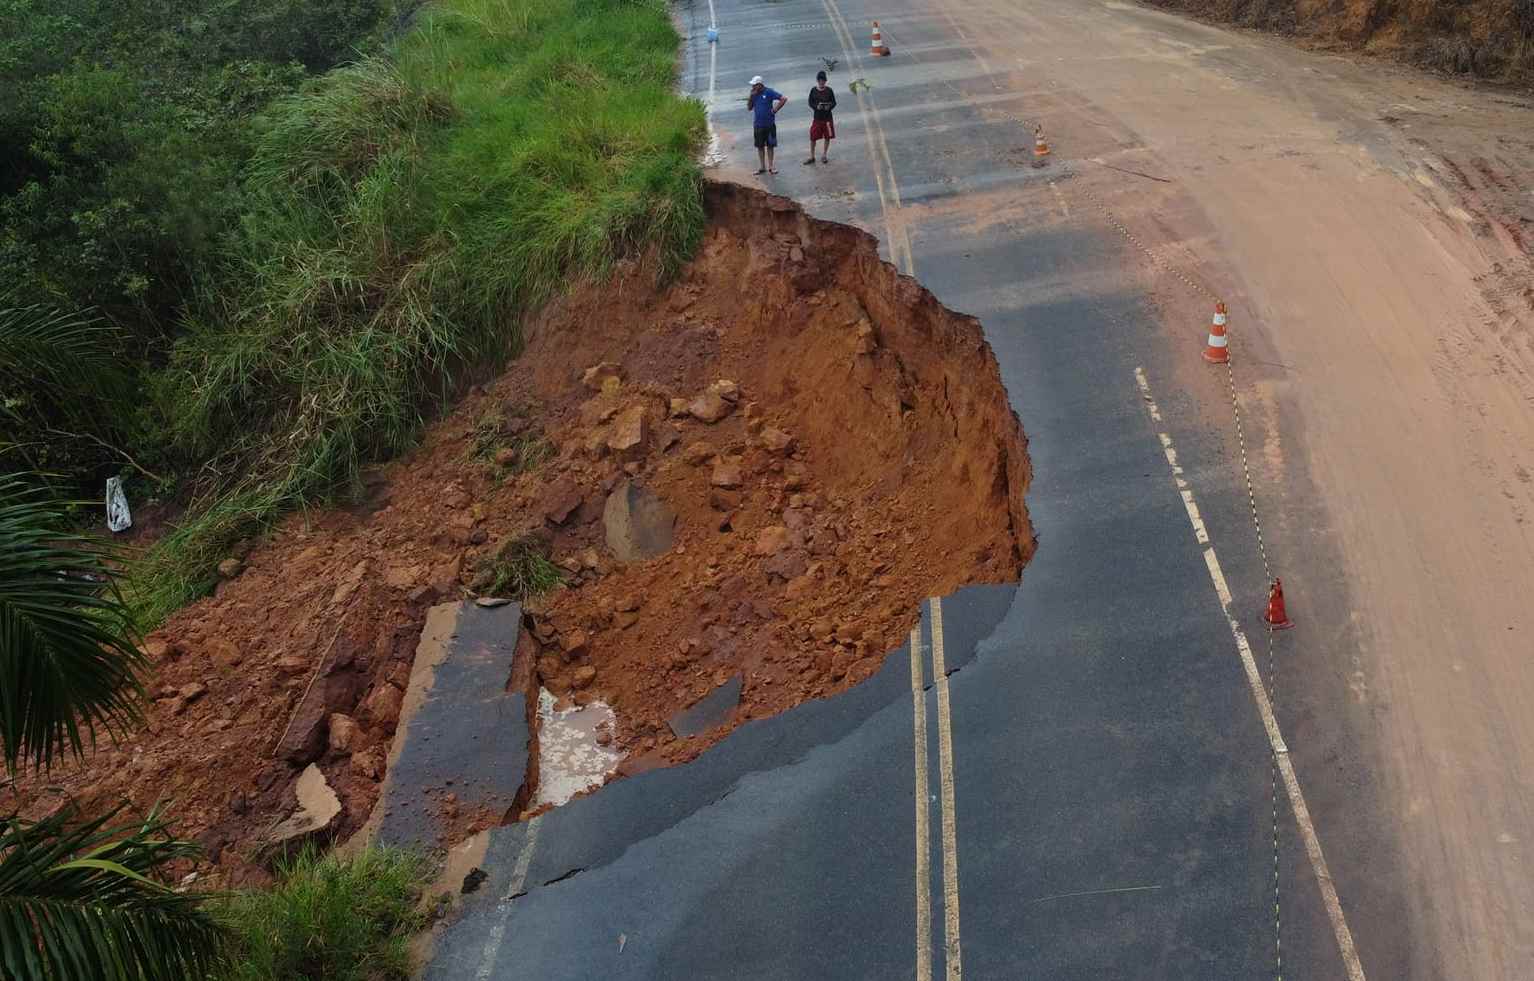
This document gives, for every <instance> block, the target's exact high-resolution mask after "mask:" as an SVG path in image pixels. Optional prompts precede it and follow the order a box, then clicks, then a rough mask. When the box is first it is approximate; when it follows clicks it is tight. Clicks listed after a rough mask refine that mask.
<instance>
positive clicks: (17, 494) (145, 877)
mask: <svg viewBox="0 0 1534 981" xmlns="http://www.w3.org/2000/svg"><path fill="white" fill-rule="evenodd" d="M117 558H118V557H117V556H116V555H115V554H114V553H113V551H112V549H111V548H110V546H108V545H105V544H103V543H102V542H101V541H100V540H99V539H97V538H93V537H88V536H84V535H80V534H77V533H72V532H70V531H69V530H68V528H67V527H66V526H65V521H64V514H63V508H62V506H61V505H60V504H59V503H58V502H57V501H55V500H53V499H52V498H51V497H50V496H49V494H48V493H47V492H46V490H44V489H43V488H40V487H39V486H37V484H36V483H35V482H33V481H29V480H26V479H24V478H20V477H15V476H10V477H5V476H0V756H3V758H4V762H5V771H6V775H7V776H12V777H14V776H15V775H16V774H17V773H18V771H20V770H26V769H31V770H35V771H38V772H41V773H46V772H47V771H48V770H50V769H51V768H52V767H53V766H55V765H57V764H58V763H61V762H63V761H65V760H66V759H79V758H82V757H83V756H84V755H85V753H86V752H87V750H88V749H89V747H90V746H92V745H93V744H94V743H95V741H96V739H97V737H98V736H100V737H114V736H117V735H119V734H121V733H123V732H124V731H125V730H126V729H127V728H128V727H130V726H132V725H135V724H137V723H138V722H139V721H140V719H141V718H142V701H143V694H144V692H143V686H142V681H141V679H142V675H143V672H144V669H145V668H146V665H145V663H144V658H143V655H142V654H140V653H139V650H138V647H137V646H136V643H135V642H136V639H137V638H136V636H135V634H134V631H133V624H132V617H131V615H130V612H129V610H128V609H127V607H126V606H125V605H124V604H123V601H122V597H121V594H120V593H119V591H118V590H117V587H116V579H115V574H114V571H113V570H114V567H115V566H116V564H117V563H116V559H117ZM197 854H198V848H197V846H196V845H195V844H193V843H191V842H188V841H183V840H180V839H177V838H176V837H175V836H174V835H173V834H172V832H171V829H170V827H169V825H168V824H167V823H166V822H165V821H164V820H163V819H162V817H161V815H160V814H159V813H158V812H156V813H151V814H149V815H148V816H147V817H145V818H143V819H142V820H139V821H132V820H128V819H123V820H119V819H118V817H117V812H109V813H106V814H97V815H85V814H81V813H79V812H77V811H75V810H74V809H72V808H67V807H66V808H64V809H62V810H59V811H57V812H55V813H53V814H50V815H48V816H45V817H43V818H41V819H40V820H28V819H25V818H23V817H21V816H20V815H17V814H10V815H0V976H3V977H5V978H13V979H17V981H45V979H59V978H86V977H103V978H134V979H142V981H156V979H161V978H164V979H167V981H171V979H179V978H187V977H202V976H205V974H206V973H207V971H208V970H209V969H210V968H212V967H213V966H214V965H216V964H217V963H218V962H219V958H220V955H221V951H222V949H223V943H224V936H225V932H224V929H223V928H222V927H221V926H220V925H219V924H218V922H217V921H216V920H215V919H214V917H213V915H212V913H211V912H210V910H209V909H208V908H207V906H206V904H205V903H204V902H203V900H202V899H201V897H199V896H196V895H194V894H189V893H179V892H176V891H174V890H172V889H171V888H170V887H169V886H168V885H167V884H166V882H165V881H164V880H165V879H166V877H167V875H168V868H169V867H170V866H172V865H173V864H174V863H176V862H181V861H185V860H189V859H192V858H195V857H196V856H197Z"/></svg>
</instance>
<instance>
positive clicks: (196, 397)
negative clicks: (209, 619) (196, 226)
mask: <svg viewBox="0 0 1534 981" xmlns="http://www.w3.org/2000/svg"><path fill="white" fill-rule="evenodd" d="M676 47H677V35H676V33H675V30H674V29H673V27H672V25H671V22H670V20H669V18H668V16H667V14H666V11H665V9H664V8H663V7H662V6H660V5H657V4H638V3H633V2H631V0H442V2H440V3H438V4H435V5H433V6H431V7H429V8H425V9H423V11H422V13H421V15H420V17H419V20H418V23H417V26H416V27H415V29H413V30H412V31H410V32H409V33H407V34H405V35H404V36H402V37H401V38H400V39H399V40H398V41H397V42H396V43H395V45H394V47H393V49H392V50H391V51H390V52H389V56H388V57H383V56H377V57H370V58H365V59H362V60H360V61H359V62H357V63H355V64H353V65H349V66H346V67H343V68H340V69H337V70H335V71H333V72H331V73H330V74H329V75H327V76H325V77H324V78H322V79H320V80H318V81H317V82H315V83H313V84H311V85H309V86H307V87H306V88H305V89H304V90H303V91H301V92H300V93H297V94H295V95H294V96H292V97H290V98H286V99H283V100H281V101H279V102H278V103H277V104H276V105H275V106H274V107H273V108H272V110H271V112H269V113H268V114H266V115H265V116H264V117H263V118H262V120H261V126H260V130H259V134H258V136H257V148H256V151H255V156H254V158H253V161H252V163H251V166H250V169H249V180H248V182H247V185H246V201H247V208H248V210H247V211H246V213H245V214H244V215H243V217H242V221H241V224H240V230H239V235H238V236H237V240H236V242H235V244H234V245H233V247H231V248H230V250H229V251H228V252H227V253H226V254H225V256H224V257H223V261H222V266H221V273H222V274H221V277H220V278H219V279H218V280H217V283H218V285H219V287H220V288H219V290H218V291H217V293H216V295H214V296H212V297H211V298H210V300H209V302H207V303H206V304H204V305H203V306H202V307H201V308H200V309H199V310H198V311H197V312H196V314H195V315H194V316H192V317H190V318H189V324H188V327H187V331H186V333H185V334H184V335H183V336H182V337H181V338H180V339H179V340H178V342H177V343H176V345H175V349H174V351H173V353H172V356H171V360H170V364H169V365H168V367H167V368H166V370H165V371H164V372H163V373H162V374H161V375H160V377H159V379H158V380H157V391H160V392H163V393H165V396H166V403H165V405H164V408H163V413H164V416H165V418H166V419H167V420H169V426H170V427H171V435H172V439H173V441H174V445H175V448H176V450H177V451H178V452H180V453H181V454H183V455H184V456H185V458H186V459H188V460H195V461H198V462H199V463H200V464H201V465H202V467H203V471H204V472H205V473H214V474H220V475H223V480H222V483H221V484H220V485H219V486H220V487H221V489H223V491H224V492H225V493H233V494H234V495H236V496H237V498H238V499H239V500H240V501H241V502H242V504H241V506H240V507H237V508H232V509H229V508H226V509H225V510H224V511H223V515H224V518H229V517H230V516H232V515H235V514H237V515H239V516H241V517H242V519H243V520H242V521H241V522H239V523H238V525H239V529H240V530H239V531H238V532H235V530H234V529H235V524H232V523H230V522H229V521H227V520H223V519H220V520H217V521H205V519H203V518H201V517H194V518H193V519H192V523H191V524H189V525H188V527H187V528H185V529H183V530H182V532H181V533H179V534H178V535H177V536H174V537H173V538H172V539H170V540H168V541H166V542H164V543H162V544H161V545H160V546H159V547H158V548H157V549H156V552H155V553H154V554H153V555H151V556H150V558H149V561H148V564H147V566H146V571H145V575H144V576H142V577H141V586H142V588H141V591H140V595H141V596H142V597H144V600H145V602H146V603H147V605H148V607H149V608H150V609H152V610H155V611H165V610H169V609H174V608H175V607H176V606H178V605H180V604H181V603H184V602H186V601H187V600H188V599H190V598H192V596H194V595H196V593H195V590H194V588H193V587H196V586H197V585H198V584H206V583H208V582H211V581H212V578H211V574H210V569H211V564H212V562H214V561H216V558H217V555H218V550H219V548H220V546H221V544H224V543H227V542H228V541H229V540H230V539H228V538H226V537H222V536H224V535H226V534H238V535H243V534H248V533H249V531H250V530H251V529H252V528H255V527H259V526H260V525H261V524H262V523H264V522H266V521H269V520H271V519H272V518H273V517H275V516H276V515H278V514H280V513H282V512H283V511H286V510H291V509H294V508H298V507H302V506H306V505H308V504H310V503H313V502H316V501H321V500H323V499H325V497H326V496H327V495H329V494H331V493H332V492H333V491H334V490H335V489H336V488H337V487H341V486H346V485H348V484H353V483H355V481H356V479H357V475H358V473H359V469H360V467H361V466H362V465H363V464H364V463H366V462H368V461H370V460H375V459H379V458H383V457H387V456H389V455H392V454H395V453H398V452H399V451H400V450H402V449H403V448H405V447H406V446H408V445H409V444H410V442H411V440H412V439H413V438H414V436H415V433H416V432H417V430H418V428H419V425H420V423H421V420H422V418H423V416H424V414H425V413H426V412H428V411H430V410H431V409H432V408H433V407H434V406H436V405H440V404H441V402H442V401H443V400H444V399H445V397H446V396H447V395H449V394H450V392H451V390H452V389H451V378H452V376H453V375H454V373H455V372H456V371H457V369H459V368H460V367H462V366H464V365H467V364H473V363H482V362H484V361H486V360H495V359H499V358H501V357H504V356H505V355H507V354H510V353H514V352H515V351H516V349H517V347H518V344H519V342H520V337H519V333H518V329H517V323H518V318H519V317H520V316H521V315H522V314H523V313H525V312H526V311H528V310H530V309H532V308H534V307H536V306H537V305H538V304H540V303H542V302H543V301H545V300H547V299H549V298H550V297H552V296H555V295H557V294H558V293H560V292H562V291H564V290H567V289H569V288H570V287H571V286H573V285H575V284H577V283H580V282H583V281H591V280H595V279H598V278H600V277H602V276H604V275H606V274H607V273H608V272H609V271H610V269H611V268H612V266H613V264H614V263H615V262H617V261H618V260H620V259H623V258H626V257H641V256H643V257H647V258H648V259H650V260H651V261H653V263H654V265H655V269H656V272H657V275H660V276H666V275H669V274H671V273H673V272H674V271H675V270H677V269H678V268H679V267H680V266H681V264H682V263H683V262H684V261H685V260H686V258H687V257H689V256H690V255H691V254H692V252H693V251H694V250H695V249H696V247H697V244H698V242H699V241H700V237H701V234H702V227H703V209H702V197H701V193H700V186H699V182H700V174H699V171H698V168H697V166H696V164H695V162H694V150H695V148H696V146H697V145H698V142H699V141H700V139H701V138H702V135H703V133H704V116H703V111H702V107H701V106H700V105H698V104H697V103H696V102H694V101H691V100H685V99H682V98H680V97H679V96H677V94H676V93H675V90H674V82H675V55H676ZM252 501H255V502H258V504H259V506H257V507H254V508H252V507H248V506H245V505H247V504H249V503H250V502H252Z"/></svg>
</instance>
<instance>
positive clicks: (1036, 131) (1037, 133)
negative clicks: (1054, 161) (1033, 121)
mask: <svg viewBox="0 0 1534 981" xmlns="http://www.w3.org/2000/svg"><path fill="white" fill-rule="evenodd" d="M1047 156H1049V144H1048V143H1047V142H1045V140H1044V124H1043V123H1040V124H1038V125H1037V126H1035V127H1034V128H1033V165H1034V166H1035V167H1042V166H1044V158H1045V157H1047Z"/></svg>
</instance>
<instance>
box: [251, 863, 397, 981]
mask: <svg viewBox="0 0 1534 981" xmlns="http://www.w3.org/2000/svg"><path fill="white" fill-rule="evenodd" d="M425 872H426V866H425V863H424V861H423V860H422V859H421V858H420V857H419V856H417V855H415V854H414V853H412V852H406V851H398V850H392V849H370V850H366V851H362V852H359V853H357V854H356V855H353V856H349V857H344V858H343V857H340V856H337V855H335V854H329V855H321V854H320V853H318V852H315V851H313V850H308V851H305V852H303V853H302V854H300V855H299V856H298V857H297V858H296V859H294V860H293V861H292V862H290V863H288V864H287V865H285V866H283V867H282V868H280V869H278V872H277V882H276V884H275V885H273V886H272V887H271V888H270V889H267V890H261V891H253V892H247V893H242V894H240V895H237V896H233V897H231V898H229V899H228V900H226V901H225V903H224V905H223V907H222V919H223V920H224V922H225V923H227V925H228V927H229V929H230V931H231V932H232V934H233V938H234V939H233V942H232V944H231V946H230V950H229V955H230V956H229V966H228V969H227V972H226V973H225V974H224V975H222V976H223V977H225V978H227V979H228V981H404V979H406V978H408V977H410V946H409V945H410V938H411V936H412V935H413V934H414V933H416V932H417V931H419V930H421V929H422V928H424V927H425V925H426V921H425V917H424V915H423V914H422V912H421V908H420V897H421V890H422V887H423V884H424V877H425Z"/></svg>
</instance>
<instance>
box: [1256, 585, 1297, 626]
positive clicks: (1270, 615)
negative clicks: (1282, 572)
mask: <svg viewBox="0 0 1534 981" xmlns="http://www.w3.org/2000/svg"><path fill="white" fill-rule="evenodd" d="M1262 619H1263V620H1264V621H1265V622H1266V623H1267V625H1268V629H1269V630H1288V629H1289V628H1290V627H1292V626H1294V621H1293V620H1291V619H1289V611H1288V610H1285V609H1284V581H1283V580H1282V579H1275V580H1273V588H1272V589H1271V590H1269V591H1268V610H1267V612H1266V613H1264V614H1263V615H1262Z"/></svg>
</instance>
